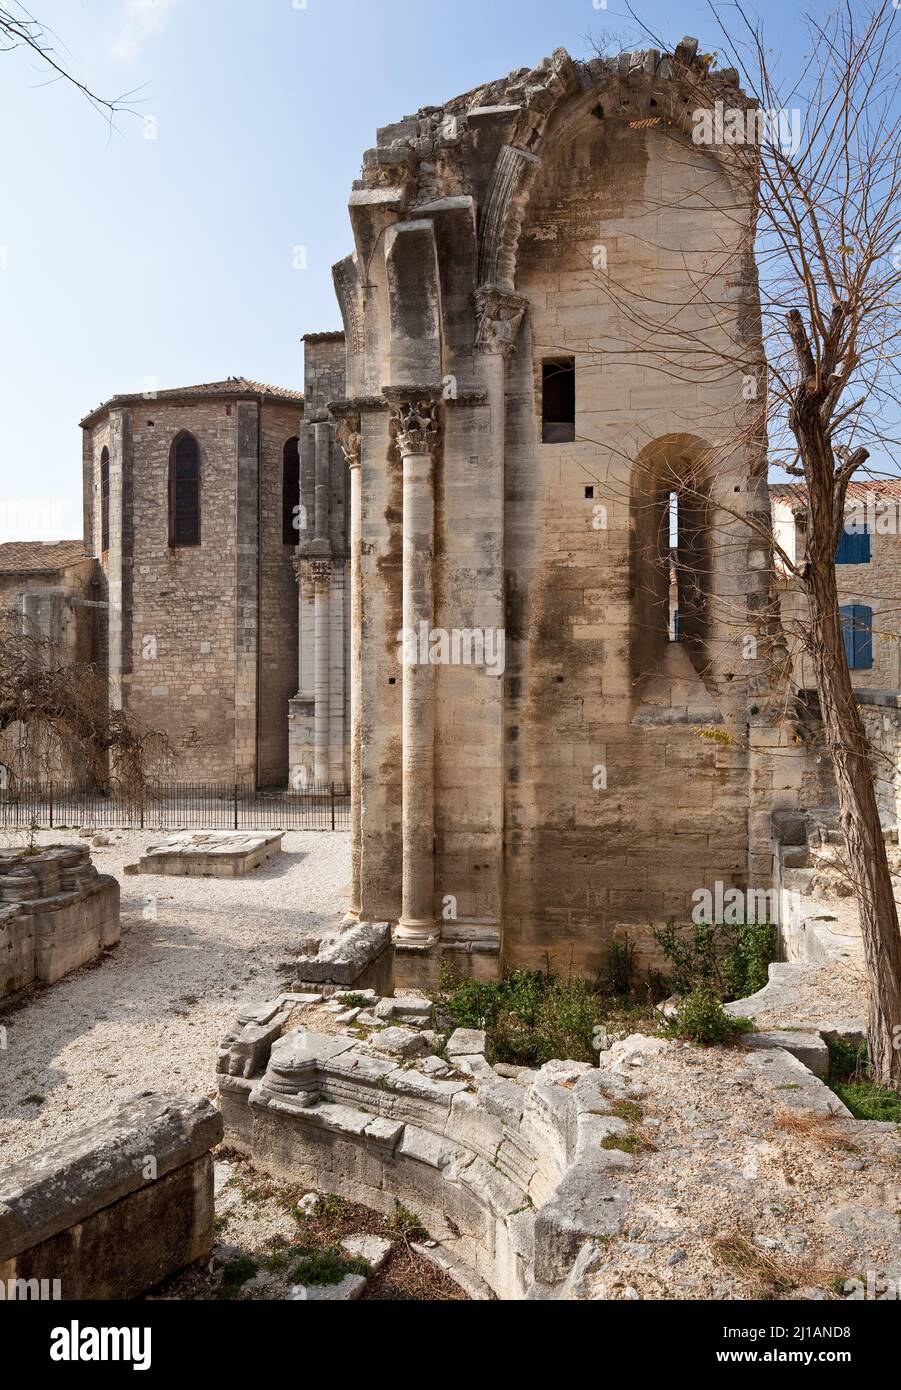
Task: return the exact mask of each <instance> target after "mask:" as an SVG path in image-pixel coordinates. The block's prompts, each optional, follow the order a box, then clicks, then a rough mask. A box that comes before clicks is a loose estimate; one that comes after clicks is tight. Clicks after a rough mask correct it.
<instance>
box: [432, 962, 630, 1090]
mask: <svg viewBox="0 0 901 1390" xmlns="http://www.w3.org/2000/svg"><path fill="white" fill-rule="evenodd" d="M440 1002H441V1004H442V1006H443V1008H444V1009H445V1010H446V1012H447V1013H448V1014H449V1015H450V1017H451V1018H452V1020H453V1022H454V1024H455V1026H456V1027H458V1028H484V1029H485V1030H486V1031H487V1033H488V1044H489V1053H490V1056H491V1058H492V1060H494V1061H497V1062H512V1063H515V1064H519V1065H521V1066H533V1067H540V1066H542V1065H543V1064H544V1063H545V1062H549V1061H551V1060H552V1059H553V1058H555V1057H556V1058H561V1059H571V1060H573V1061H577V1062H579V1061H581V1062H593V1061H595V1060H596V1057H597V1051H596V1049H595V1047H594V1042H593V1037H594V1029H595V1026H596V1025H597V1023H598V1022H599V1021H600V1020H601V1019H602V1018H603V1016H604V1010H603V1001H602V999H601V998H600V996H599V995H598V994H596V993H595V992H594V991H593V990H592V989H591V987H590V986H589V985H588V984H587V983H586V982H585V981H584V980H583V979H581V978H580V977H574V978H571V979H563V978H561V977H560V976H557V975H553V974H551V973H550V972H549V971H540V970H514V971H512V972H511V973H510V974H508V975H506V976H505V977H504V978H503V979H502V980H499V981H496V982H494V983H490V984H485V983H480V982H478V981H474V980H454V979H452V977H450V976H448V975H446V974H445V975H444V976H442V993H441V996H440Z"/></svg>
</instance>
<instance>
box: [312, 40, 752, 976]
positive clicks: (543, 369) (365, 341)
mask: <svg viewBox="0 0 901 1390" xmlns="http://www.w3.org/2000/svg"><path fill="white" fill-rule="evenodd" d="M695 48H696V45H695V44H694V43H693V41H689V40H686V41H684V42H683V44H682V45H680V46H679V47H678V48H677V49H676V51H675V54H673V55H663V54H659V53H656V52H651V53H644V54H632V55H628V54H626V55H623V56H622V57H621V58H620V59H615V60H611V61H607V60H598V61H597V62H594V63H591V64H585V65H576V64H574V63H573V62H572V61H571V59H570V58H569V56H568V55H567V54H566V53H565V52H563V51H559V52H557V53H555V54H554V56H553V57H552V58H551V59H548V60H546V61H545V62H543V63H542V64H540V65H539V67H538V68H536V69H535V70H533V71H528V70H522V71H520V72H517V73H513V74H511V75H510V77H509V78H507V79H505V80H503V81H500V82H497V83H492V84H489V85H487V86H485V87H483V88H481V89H479V90H477V91H475V92H471V93H469V94H467V95H466V96H463V97H460V98H457V99H455V100H453V101H451V102H449V103H447V104H446V105H445V106H443V107H430V108H426V109H424V110H422V111H420V112H419V113H418V114H417V115H416V116H413V117H409V118H406V119H405V120H403V121H401V122H399V123H398V124H397V125H394V126H390V127H388V128H386V129H384V130H381V131H380V132H379V135H378V143H377V146H376V148H374V149H373V150H371V151H369V152H368V153H367V154H366V156H365V160H364V168H363V177H362V179H361V180H360V181H359V182H358V183H357V184H356V185H355V187H354V190H353V192H352V194H351V198H350V217H351V223H352V227H353V232H354V242H355V247H354V251H353V254H351V255H350V256H349V257H348V258H347V259H346V260H344V261H342V262H341V263H340V264H339V265H338V266H336V268H335V284H336V288H337V291H338V296H339V301H340V303H341V307H342V313H343V317H344V325H345V331H346V337H347V394H346V398H345V399H344V400H343V401H336V402H334V403H333V406H332V413H333V415H334V417H335V419H336V421H338V422H339V436H340V437H341V439H342V440H343V442H344V447H345V451H346V456H347V459H348V464H349V467H350V472H351V524H350V527H351V529H350V571H351V580H350V583H351V591H352V609H353V615H354V616H353V622H352V628H353V640H352V648H351V749H352V786H353V810H352V823H353V882H352V915H355V916H358V917H360V918H362V919H366V920H373V921H378V920H388V921H393V922H396V923H398V927H397V933H396V934H397V945H398V948H399V952H400V955H399V959H400V960H401V961H404V960H406V961H407V963H408V966H409V970H410V974H411V978H412V977H417V978H422V977H423V976H427V975H428V974H430V973H432V974H433V973H434V970H435V968H436V965H437V961H438V959H439V958H440V957H441V956H442V955H443V954H445V953H453V955H454V957H455V959H456V960H457V962H458V964H460V965H461V966H462V967H463V968H464V969H468V970H469V971H471V972H472V973H494V972H496V970H497V969H498V968H499V961H500V959H501V956H502V958H503V961H504V962H505V963H507V964H510V965H535V966H538V965H541V964H543V963H544V962H545V961H546V960H547V959H548V958H551V959H552V960H553V961H554V963H555V964H556V966H557V967H558V968H574V969H576V970H579V971H583V972H586V973H589V974H590V973H592V972H594V971H595V970H597V969H598V967H599V966H601V964H602V963H603V960H604V956H605V952H606V950H607V949H608V947H609V945H610V943H611V941H612V940H614V939H616V938H618V937H619V936H622V935H629V936H631V937H633V938H635V939H637V940H638V941H639V942H642V941H647V940H648V938H649V934H650V929H651V927H653V926H654V925H657V924H661V923H663V922H665V921H666V920H667V919H668V918H672V917H675V918H679V919H681V920H686V918H687V916H688V914H689V912H690V906H691V902H692V896H693V894H694V892H695V891H696V890H697V889H699V888H702V887H705V886H706V887H712V886H713V884H714V883H715V882H717V881H722V882H723V883H724V884H726V885H727V886H728V885H732V884H738V883H741V882H744V881H745V880H746V879H747V876H748V874H749V871H750V870H749V865H750V864H751V863H752V861H753V859H754V854H755V836H762V837H763V840H762V845H763V846H764V847H765V848H767V849H769V851H770V853H771V834H770V832H771V827H770V825H769V816H768V815H766V814H765V812H764V808H762V807H761V808H760V810H761V814H760V816H759V818H758V820H757V821H756V822H755V815H754V811H755V808H754V807H753V805H752V776H751V766H750V764H751V753H750V743H751V736H750V725H751V720H752V715H751V712H750V711H751V709H752V708H756V706H752V703H751V702H752V699H753V698H754V696H755V694H756V692H757V691H759V689H760V688H762V687H763V688H765V686H766V669H765V668H766V651H767V642H768V638H767V633H766V631H764V630H762V625H763V623H764V617H763V615H764V614H765V613H767V612H768V611H769V608H770V602H769V599H770V588H771V565H770V562H769V556H768V554H767V552H766V547H765V546H764V545H762V543H761V542H759V541H757V540H755V539H753V533H752V532H751V531H750V529H749V528H748V527H746V526H745V525H744V524H743V521H742V518H743V516H744V515H746V514H748V513H751V514H753V515H755V516H756V517H758V518H768V516H769V503H768V497H767V491H766V476H765V475H766V457H765V454H766V448H765V440H759V441H758V442H757V443H756V444H755V445H754V446H753V447H751V448H747V447H745V448H741V449H732V450H731V451H728V450H727V451H724V450H723V448H722V446H719V445H718V444H717V441H719V440H721V439H723V438H728V437H730V436H733V435H735V434H736V432H737V431H738V430H739V429H740V427H741V424H742V420H743V419H744V416H743V414H742V412H743V410H744V409H745V408H746V407H745V405H744V397H743V381H744V377H745V375H746V374H747V372H748V371H752V372H753V371H757V370H759V360H758V357H757V351H758V349H756V348H755V342H756V340H757V339H758V338H759V330H758V312H759V301H758V290H757V280H756V270H755V267H754V264H753V259H752V257H751V255H750V251H749V250H746V249H744V248H747V247H749V245H750V240H751V239H750V237H749V235H748V233H749V230H750V226H751V223H752V220H753V201H754V199H753V193H752V192H751V191H750V190H749V189H748V187H747V185H746V183H744V182H743V181H742V178H741V175H740V173H739V169H738V166H737V164H736V163H735V162H734V161H733V160H732V159H731V158H730V155H729V151H728V149H724V148H722V147H719V148H713V147H704V146H699V145H697V144H695V143H694V142H693V140H692V135H691V126H690V119H689V115H688V112H689V110H690V109H691V103H692V98H694V101H695V103H696V102H697V90H698V83H699V81H700V80H702V79H703V80H704V81H705V82H706V83H707V88H706V89H707V90H708V91H710V90H713V91H714V92H715V93H716V95H717V97H718V98H720V99H723V100H724V101H725V102H726V104H727V105H729V106H731V105H740V104H742V103H743V102H744V98H743V97H742V95H741V93H740V92H739V90H738V87H737V75H736V74H735V73H734V72H732V71H725V72H723V73H721V74H715V75H713V76H712V77H709V76H708V75H707V69H706V65H705V64H704V63H702V61H701V60H699V59H698V58H697V57H696V54H695ZM726 266H728V270H726V269H719V270H718V269H717V268H718V267H726ZM699 272H703V273H704V275H705V276H707V277H708V280H707V295H706V296H698V294H697V289H696V277H697V274H698V273H699ZM614 284H615V286H616V293H611V289H610V287H611V285H614ZM639 294H640V295H641V302H642V306H643V313H644V315H645V316H646V318H647V319H648V320H649V321H650V332H651V335H652V338H653V335H654V334H656V335H657V341H658V343H659V344H660V347H659V349H658V351H657V354H656V356H655V352H654V351H653V350H651V351H649V347H648V341H647V333H646V334H645V335H644V340H643V341H638V340H637V339H636V333H635V328H634V324H632V323H630V320H629V313H628V302H629V300H630V298H631V300H633V301H634V300H635V299H636V298H637V297H638V295H639ZM705 302H706V303H707V304H709V306H710V307H709V308H706V309H705V307H704V304H705ZM713 306H716V311H714V308H713ZM674 323H684V324H685V325H689V326H690V328H691V330H692V331H693V332H698V331H700V332H701V333H703V334H705V335H706V336H707V340H708V341H709V342H710V343H711V345H712V347H713V350H714V351H715V352H716V353H717V354H718V360H721V358H722V357H725V356H731V358H732V359H733V360H734V361H735V369H734V372H728V371H726V372H720V373H719V374H718V377H717V380H716V381H715V382H711V381H705V382H704V384H703V386H702V385H699V384H698V383H697V382H693V381H692V380H691V379H690V376H689V375H688V374H686V373H682V374H679V373H673V372H672V371H668V370H666V366H667V364H666V361H665V360H663V359H664V358H665V357H666V355H667V353H671V352H672V350H673V344H672V341H671V340H670V339H669V338H668V337H667V334H668V332H669V330H670V326H671V325H673V324H674ZM699 499H700V500H699ZM674 509H675V512H676V516H677V521H676V527H677V536H676V538H675V542H674V545H673V547H672V553H673V554H674V555H676V556H677V559H678V563H677V571H679V572H682V573H684V576H685V580H684V586H683V588H684V591H683V593H682V595H681V597H680V609H681V630H680V632H679V633H678V637H679V639H680V640H671V639H672V638H673V630H672V628H673V625H672V620H671V614H670V611H669V610H670V598H669V595H670V584H669V575H670V572H671V570H670V564H669V560H667V562H666V563H663V564H662V563H660V561H661V558H662V552H661V546H662V545H663V546H664V547H665V542H662V541H661V536H662V535H663V534H664V533H665V530H666V528H667V527H668V526H670V525H671V524H672V516H673V512H674ZM714 535H715V536H716V538H717V539H716V544H713V543H712V540H711V537H712V536H714ZM679 582H680V584H682V583H683V581H682V580H680V581H679ZM401 636H403V638H404V642H403V644H401V643H399V637H401ZM748 639H750V640H748ZM753 717H755V718H756V717H757V716H756V715H755V716H753ZM710 730H718V731H719V733H720V734H721V736H718V737H707V735H708V734H709V731H710ZM758 848H760V845H758Z"/></svg>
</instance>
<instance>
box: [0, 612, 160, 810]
mask: <svg viewBox="0 0 901 1390" xmlns="http://www.w3.org/2000/svg"><path fill="white" fill-rule="evenodd" d="M4 735H5V737H4ZM0 737H3V748H4V753H3V760H4V764H5V766H6V767H7V769H8V777H9V782H10V787H11V788H12V789H14V788H15V784H16V782H17V781H19V780H22V779H23V778H25V777H27V776H28V772H29V769H30V768H31V767H32V766H33V765H34V762H35V760H36V759H37V760H38V762H40V761H41V760H44V759H49V760H50V763H49V765H50V766H52V763H53V761H54V760H56V759H58V758H59V757H60V756H62V757H64V758H65V759H67V760H68V761H69V762H71V763H72V764H73V765H74V766H75V767H77V768H79V769H80V770H81V773H82V775H83V776H84V778H85V780H86V781H87V782H89V783H90V784H91V785H92V786H93V787H98V788H99V787H112V788H114V789H115V790H116V792H117V794H118V795H120V796H122V797H123V799H124V800H126V801H130V802H140V801H141V800H142V799H143V798H144V796H145V794H146V793H147V792H148V791H149V789H150V787H151V785H152V781H153V779H154V777H155V775H156V774H157V772H158V771H160V770H161V769H163V768H164V767H165V765H166V764H167V762H168V761H169V759H170V758H171V748H170V746H169V743H168V740H167V739H166V737H165V736H164V735H163V734H160V733H156V732H154V731H153V730H148V729H144V728H142V727H141V726H140V725H139V724H138V723H137V722H136V721H135V720H134V719H132V718H131V717H130V716H129V715H128V714H126V713H125V711H123V710H120V709H111V708H110V703H109V687H108V684H107V680H106V677H105V676H104V675H103V673H102V672H100V671H99V670H98V669H97V668H96V667H95V666H93V665H89V664H86V663H84V662H67V661H66V660H65V655H64V653H62V652H61V651H60V650H59V648H58V647H57V646H56V645H55V644H54V643H53V642H52V641H51V640H49V639H48V638H47V637H45V636H43V635H42V634H41V633H39V632H37V631H35V630H34V629H33V627H31V626H30V625H29V624H28V623H26V622H25V621H24V620H23V617H22V614H21V613H20V612H18V611H17V610H15V609H12V608H7V609H2V610H0Z"/></svg>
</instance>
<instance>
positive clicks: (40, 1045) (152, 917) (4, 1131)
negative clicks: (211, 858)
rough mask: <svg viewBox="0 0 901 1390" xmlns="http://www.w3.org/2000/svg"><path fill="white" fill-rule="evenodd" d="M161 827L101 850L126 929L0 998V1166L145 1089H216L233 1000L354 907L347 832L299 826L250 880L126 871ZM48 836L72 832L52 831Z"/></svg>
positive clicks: (259, 992)
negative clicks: (40, 983) (38, 984)
mask: <svg viewBox="0 0 901 1390" xmlns="http://www.w3.org/2000/svg"><path fill="white" fill-rule="evenodd" d="M159 838H160V834H159V832H155V833H154V832H144V833H121V834H120V833H117V832H112V834H111V840H112V843H111V845H110V846H109V847H108V848H97V849H94V850H93V851H92V854H93V857H94V863H95V864H96V865H97V868H98V869H99V870H100V872H101V873H109V874H113V875H114V876H115V877H116V878H118V879H119V882H120V883H121V885H122V940H121V942H120V943H119V945H118V946H116V947H115V948H114V949H113V950H112V951H111V952H109V953H108V954H107V955H106V956H105V957H104V958H103V959H102V960H101V961H99V962H97V963H95V964H93V965H90V966H86V967H85V968H84V969H82V970H79V971H77V972H76V973H75V974H73V975H70V976H68V977H67V978H66V979H64V980H61V981H59V982H58V983H57V984H55V985H53V986H50V987H48V988H40V989H38V990H36V991H34V992H31V993H27V994H26V995H25V996H24V997H23V999H22V1000H21V1001H18V1002H14V1003H12V1004H8V1005H6V1006H5V1008H2V1009H0V1025H3V1026H4V1027H5V1029H6V1047H5V1049H2V1050H0V1164H6V1163H12V1162H15V1161H16V1160H18V1159H21V1158H25V1157H27V1156H28V1155H30V1154H32V1153H35V1152H37V1151H39V1150H40V1149H42V1148H44V1147H46V1145H48V1144H52V1143H55V1142H56V1141H57V1140H59V1139H62V1138H64V1137H65V1136H66V1135H68V1134H70V1133H73V1132H75V1131H76V1130H79V1129H83V1128H84V1127H85V1126H87V1125H90V1124H92V1123H93V1122H94V1121H95V1120H96V1119H99V1118H100V1117H101V1116H102V1115H104V1114H106V1113H108V1111H109V1110H110V1109H112V1108H114V1107H115V1106H117V1105H119V1104H120V1103H121V1102H122V1101H124V1100H127V1099H128V1098H129V1097H130V1096H132V1095H135V1094H139V1093H140V1092H142V1091H149V1090H168V1091H173V1092H186V1093H188V1094H196V1095H206V1094H209V1095H213V1094H214V1091H215V1086H214V1082H215V1060H216V1049H217V1046H218V1044H219V1042H220V1040H221V1038H222V1037H223V1035H224V1034H225V1032H226V1030H227V1028H228V1025H229V1023H230V1022H231V1020H232V1018H233V1017H234V1014H235V1008H236V1005H238V1004H241V1003H244V1002H246V1001H256V1002H259V1000H261V999H266V998H267V997H269V996H271V995H272V994H274V993H276V992H278V990H279V989H280V988H282V987H283V979H284V977H283V975H282V974H281V973H280V972H279V966H280V965H283V964H284V963H285V962H287V961H288V960H290V959H291V958H292V957H293V956H296V955H297V954H298V941H299V938H300V937H302V936H303V935H305V934H308V933H309V932H311V931H312V930H313V929H314V928H316V927H319V928H321V927H323V926H325V927H330V926H334V925H337V923H338V921H340V918H341V917H342V916H343V913H344V911H345V909H346V905H347V896H348V891H349V879H350V836H349V834H347V833H344V832H337V833H334V834H319V833H317V832H315V831H290V832H289V833H288V834H286V835H285V838H284V841H283V851H284V852H283V854H282V855H281V857H280V858H279V859H278V860H276V861H275V862H274V863H272V864H270V865H267V866H265V867H264V868H262V869H259V870H257V871H256V872H255V873H253V874H252V875H250V877H248V878H246V879H209V878H206V879H200V878H166V877H159V876H153V877H151V876H146V875H143V876H141V877H137V878H124V877H123V876H122V869H123V866H124V865H125V864H129V863H133V862H134V861H135V860H136V859H137V858H138V856H139V854H140V853H141V851H142V850H144V849H146V847H147V846H148V845H150V844H152V843H154V841H155V840H158V839H159ZM38 839H39V841H40V843H42V844H48V845H49V844H63V843H70V842H71V841H73V840H75V839H77V837H76V836H75V834H74V833H73V832H65V831H55V832H50V831H48V832H46V833H43V834H41V835H40V836H39V837H38Z"/></svg>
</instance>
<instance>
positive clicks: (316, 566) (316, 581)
mask: <svg viewBox="0 0 901 1390" xmlns="http://www.w3.org/2000/svg"><path fill="white" fill-rule="evenodd" d="M310 578H311V580H312V581H313V585H314V587H315V588H317V589H318V588H323V587H326V586H327V585H329V584H330V583H331V579H332V562H331V560H314V561H313V562H312V564H311V565H310Z"/></svg>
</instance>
